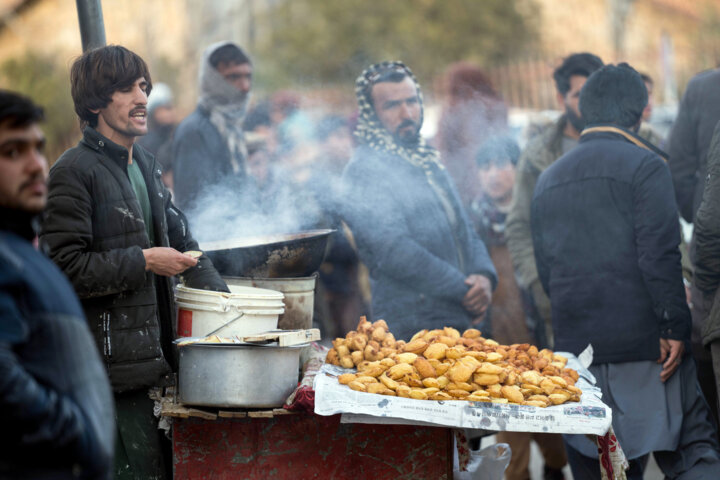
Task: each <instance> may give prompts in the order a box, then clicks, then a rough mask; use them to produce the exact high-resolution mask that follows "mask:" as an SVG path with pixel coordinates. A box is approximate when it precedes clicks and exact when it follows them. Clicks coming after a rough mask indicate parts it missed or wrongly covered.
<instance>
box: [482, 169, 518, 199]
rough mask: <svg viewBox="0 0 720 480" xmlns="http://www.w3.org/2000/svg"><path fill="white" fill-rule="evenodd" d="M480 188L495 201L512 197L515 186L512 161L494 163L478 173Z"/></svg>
mask: <svg viewBox="0 0 720 480" xmlns="http://www.w3.org/2000/svg"><path fill="white" fill-rule="evenodd" d="M478 179H479V180H480V187H481V188H482V191H483V192H484V193H485V195H487V196H488V198H490V199H491V200H493V201H498V200H503V199H506V198H508V197H510V196H511V195H512V189H513V185H514V184H515V167H513V164H512V163H510V161H492V162H489V163H487V164H485V165H484V166H483V167H482V168H480V170H479V172H478Z"/></svg>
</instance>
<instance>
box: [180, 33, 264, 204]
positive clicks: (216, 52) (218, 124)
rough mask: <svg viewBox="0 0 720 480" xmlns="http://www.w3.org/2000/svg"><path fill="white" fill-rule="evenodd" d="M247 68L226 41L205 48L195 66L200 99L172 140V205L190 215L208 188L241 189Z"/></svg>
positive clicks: (241, 54) (248, 85) (244, 175)
mask: <svg viewBox="0 0 720 480" xmlns="http://www.w3.org/2000/svg"><path fill="white" fill-rule="evenodd" d="M252 71H253V67H252V63H251V62H250V58H249V57H248V56H247V55H246V54H245V52H244V51H243V50H242V49H241V48H240V47H239V46H237V45H235V44H234V43H231V42H220V43H216V44H214V45H211V46H210V47H208V48H207V49H206V50H205V52H204V54H203V58H202V63H201V65H200V98H199V100H198V106H197V108H196V109H195V111H194V112H193V113H192V114H190V115H189V116H188V117H187V118H186V119H185V120H183V121H182V123H180V125H179V126H178V128H177V130H176V132H175V138H174V140H173V148H172V152H173V157H174V159H175V160H174V172H175V178H174V182H175V197H176V202H177V205H178V206H179V207H180V208H181V209H183V210H188V211H191V210H193V209H194V208H196V207H197V206H198V205H197V204H198V201H199V200H200V199H201V197H202V194H203V192H204V191H206V190H207V188H208V187H218V186H220V187H224V188H226V189H228V191H235V192H237V191H238V190H240V189H242V187H243V185H244V183H245V181H246V179H247V166H246V158H247V149H246V146H245V139H244V136H243V132H242V129H241V125H242V121H243V118H244V117H245V113H246V111H247V104H248V100H249V98H250V88H251V86H252Z"/></svg>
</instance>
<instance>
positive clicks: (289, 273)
mask: <svg viewBox="0 0 720 480" xmlns="http://www.w3.org/2000/svg"><path fill="white" fill-rule="evenodd" d="M333 232H335V230H331V229H325V230H308V231H305V232H300V233H294V234H284V235H268V236H261V237H244V238H234V239H229V240H221V241H215V242H203V243H202V244H200V248H201V249H202V250H203V251H204V252H205V254H206V255H207V256H208V257H209V258H210V260H212V262H213V265H215V268H216V269H217V271H218V272H220V274H221V275H222V276H229V277H254V278H293V277H309V276H310V275H312V274H313V273H314V272H316V271H317V269H318V268H320V264H321V263H322V262H323V259H324V258H325V253H326V249H327V244H328V239H329V237H330V234H332V233H333Z"/></svg>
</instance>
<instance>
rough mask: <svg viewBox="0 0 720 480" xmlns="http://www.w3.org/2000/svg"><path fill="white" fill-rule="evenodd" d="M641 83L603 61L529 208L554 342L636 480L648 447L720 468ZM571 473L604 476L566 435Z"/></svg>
mask: <svg viewBox="0 0 720 480" xmlns="http://www.w3.org/2000/svg"><path fill="white" fill-rule="evenodd" d="M645 105H647V90H646V88H645V84H644V82H643V80H642V77H641V76H640V74H638V73H637V72H636V71H635V70H634V69H633V68H632V67H630V66H629V65H627V64H624V63H623V64H620V65H617V66H615V65H606V66H604V67H602V68H600V69H599V70H597V71H595V72H594V73H593V74H592V75H590V77H589V78H588V79H587V82H586V83H585V85H584V86H583V88H582V90H581V91H580V112H581V113H582V117H583V118H584V119H585V121H586V127H585V129H584V130H583V131H582V133H581V136H580V141H579V143H578V146H577V147H575V148H574V149H573V150H571V151H570V152H568V153H566V154H565V155H563V156H562V157H560V158H559V159H558V160H557V161H556V162H555V163H553V165H551V166H550V167H549V168H548V169H547V170H545V171H544V172H543V173H542V174H541V175H540V178H539V179H538V182H537V186H536V188H535V193H534V196H533V200H532V207H531V217H530V218H531V228H532V237H533V245H534V248H535V259H536V262H537V269H538V273H539V276H540V281H541V282H542V285H543V288H544V289H545V291H546V292H547V293H548V295H549V298H550V304H551V308H552V320H553V330H554V332H555V349H556V350H558V351H567V352H570V353H573V354H575V355H578V354H580V353H581V352H582V351H583V350H584V349H585V348H586V347H587V345H588V343H590V344H591V345H592V347H593V350H594V354H593V355H594V356H593V363H592V365H591V366H590V371H591V373H592V374H593V375H594V376H595V379H596V380H597V385H598V386H599V387H600V389H601V390H602V400H603V402H604V403H606V404H607V405H608V406H610V407H611V408H612V425H613V429H614V430H615V433H616V435H617V439H618V441H619V443H620V446H621V447H622V448H623V449H624V451H625V454H626V455H627V458H628V459H629V463H630V469H629V470H628V472H627V477H628V479H641V478H642V477H643V471H644V469H645V465H646V464H647V459H648V455H649V454H650V453H651V452H652V453H653V454H654V457H655V460H656V462H657V464H658V466H659V467H660V469H661V470H662V471H663V473H664V474H665V475H666V478H673V479H677V478H683V479H690V478H693V479H706V478H718V474H719V473H720V453H719V452H718V443H717V439H716V437H715V435H716V433H715V425H714V423H713V420H712V418H711V416H710V410H709V409H708V406H707V403H706V402H705V398H704V397H703V395H702V392H701V391H700V388H699V386H698V383H697V375H696V371H695V363H694V361H693V359H692V356H691V355H690V354H689V351H688V348H687V347H688V342H689V340H690V325H691V323H690V311H689V309H688V306H687V301H686V299H685V288H684V286H683V278H682V269H681V265H680V251H679V249H678V245H679V244H680V228H679V226H678V220H677V205H676V203H675V198H674V196H673V188H672V180H671V177H670V171H669V169H668V166H667V164H666V163H665V161H664V159H663V155H664V154H663V152H661V151H659V150H657V149H656V148H655V147H654V146H652V145H651V144H649V143H648V142H646V141H644V140H643V139H641V138H640V137H638V136H637V134H636V133H637V131H638V128H639V125H640V121H641V118H642V112H643V109H644V108H645ZM565 441H566V446H567V455H568V460H569V463H570V466H571V468H572V473H573V477H574V478H582V479H593V478H597V479H599V478H600V469H599V462H598V447H597V445H595V444H594V443H592V442H590V441H589V440H588V439H587V437H585V436H581V435H567V436H565Z"/></svg>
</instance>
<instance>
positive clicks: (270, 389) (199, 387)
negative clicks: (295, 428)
mask: <svg viewBox="0 0 720 480" xmlns="http://www.w3.org/2000/svg"><path fill="white" fill-rule="evenodd" d="M305 346H307V345H306V344H303V345H296V346H292V347H278V346H277V345H276V344H275V345H273V344H270V345H238V344H225V343H192V344H189V345H184V346H181V347H178V350H179V356H180V363H179V366H178V397H179V400H180V402H181V403H183V404H187V405H206V406H212V407H244V408H269V407H280V406H282V405H283V404H284V403H285V400H286V399H287V397H288V396H289V395H290V394H291V393H292V392H293V390H294V389H295V387H297V383H298V376H299V371H300V352H301V350H302V348H303V347H305Z"/></svg>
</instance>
